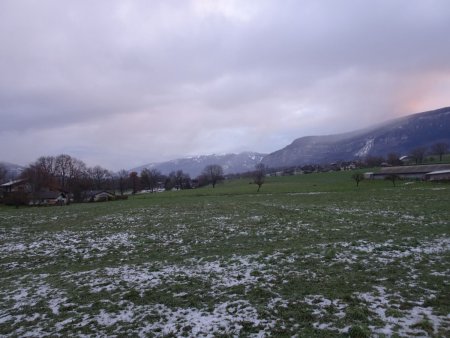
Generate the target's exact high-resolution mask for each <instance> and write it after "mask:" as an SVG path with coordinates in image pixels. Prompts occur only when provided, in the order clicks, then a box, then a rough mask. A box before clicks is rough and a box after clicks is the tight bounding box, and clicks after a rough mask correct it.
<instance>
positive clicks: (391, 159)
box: [387, 153, 402, 165]
mask: <svg viewBox="0 0 450 338" xmlns="http://www.w3.org/2000/svg"><path fill="white" fill-rule="evenodd" d="M387 163H389V164H390V165H400V164H402V161H400V155H399V154H397V153H389V154H388V155H387Z"/></svg>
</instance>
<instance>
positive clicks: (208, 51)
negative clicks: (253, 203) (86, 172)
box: [0, 0, 450, 167]
mask: <svg viewBox="0 0 450 338" xmlns="http://www.w3.org/2000/svg"><path fill="white" fill-rule="evenodd" d="M449 31H450V3H448V2H447V1H438V0H433V1H427V2H424V1H395V2H394V1H387V0H386V1H377V2H374V3H367V2H360V1H350V0H349V1H339V2H331V1H312V0H311V1H283V2H279V1H269V0H267V1H249V2H245V3H242V2H240V1H237V2H233V1H195V0H192V1H174V2H167V1H95V2H91V1H73V2H72V1H39V2H28V1H8V0H5V1H2V2H1V3H0V74H1V75H2V76H1V77H0V117H1V124H0V141H1V142H2V143H3V142H10V141H9V139H10V138H11V135H16V137H21V138H22V139H23V140H24V141H23V142H20V143H19V144H18V145H16V146H13V147H14V155H11V154H12V152H11V151H9V150H8V151H6V150H3V151H2V152H0V157H4V158H5V160H8V159H11V160H12V159H14V160H16V158H17V161H19V159H20V158H22V157H23V158H26V159H30V156H31V157H32V158H31V160H32V159H33V158H34V157H37V156H39V155H42V153H41V152H42V151H43V152H45V151H49V152H52V151H53V152H57V151H65V150H67V151H69V150H70V151H73V152H74V153H76V154H77V155H78V156H79V157H80V158H83V154H84V156H85V157H86V158H88V157H89V158H92V160H95V158H98V159H99V160H101V161H102V163H105V164H106V163H108V164H109V165H111V166H112V167H117V166H118V165H120V163H122V162H123V161H121V160H119V159H117V158H118V157H121V158H126V159H127V161H130V162H131V161H139V160H142V161H144V162H147V161H151V160H160V159H168V158H170V157H175V156H182V155H184V154H195V153H206V152H216V151H221V152H222V151H227V149H228V150H229V151H235V150H239V149H238V148H239V146H241V147H242V148H245V149H246V150H256V151H272V150H275V149H277V148H278V147H281V146H283V145H284V144H283V143H287V142H290V141H291V140H292V138H295V137H299V136H302V135H306V134H312V133H314V134H318V133H332V132H340V131H346V130H350V129H353V128H358V127H364V126H366V125H369V124H371V123H376V122H380V121H382V120H385V119H388V118H390V117H393V116H397V115H402V114H407V113H413V112H415V111H414V109H419V110H420V109H422V110H425V109H432V108H436V105H438V104H442V103H445V97H448V96H449V95H448V94H449V93H450V92H449V91H450V84H449V83H448V80H446V79H448V75H449V74H450V64H449V63H448V60H449V59H450V43H448V42H449V40H448V32H449ZM67 130H70V131H71V132H70V133H69V135H65V137H64V138H62V139H64V141H61V142H60V143H59V145H58V147H56V146H54V145H53V144H52V143H51V142H49V143H48V144H46V146H43V147H41V148H39V149H35V152H36V153H35V154H34V153H33V151H32V150H29V149H25V148H26V144H30V143H34V142H33V141H34V140H35V139H36V138H39V139H42V138H45V135H51V137H55V138H58V135H61V133H62V131H66V132H67ZM89 133H94V135H92V134H89ZM112 134H114V135H115V138H114V141H110V138H109V137H110V135H112ZM11 143H13V142H11ZM154 148H156V149H158V151H156V150H154ZM37 152H39V153H37ZM33 154H34V155H33ZM13 156H14V158H13ZM22 162H23V161H22ZM102 163H100V164H102ZM136 164H139V163H136Z"/></svg>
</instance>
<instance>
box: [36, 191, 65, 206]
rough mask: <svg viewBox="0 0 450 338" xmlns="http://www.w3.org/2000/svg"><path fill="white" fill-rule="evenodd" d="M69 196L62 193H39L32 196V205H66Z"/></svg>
mask: <svg viewBox="0 0 450 338" xmlns="http://www.w3.org/2000/svg"><path fill="white" fill-rule="evenodd" d="M67 203H68V197H67V194H66V193H64V192H61V191H38V192H36V193H34V194H31V195H30V203H29V204H30V205H39V206H41V205H66V204H67Z"/></svg>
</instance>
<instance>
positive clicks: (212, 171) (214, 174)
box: [202, 164, 224, 188]
mask: <svg viewBox="0 0 450 338" xmlns="http://www.w3.org/2000/svg"><path fill="white" fill-rule="evenodd" d="M202 175H205V177H207V178H208V182H209V183H210V184H212V186H213V188H215V186H216V184H217V183H218V182H220V181H223V179H224V177H223V169H222V167H221V166H220V165H218V164H210V165H207V166H206V167H205V169H203V172H202Z"/></svg>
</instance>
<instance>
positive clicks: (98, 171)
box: [88, 165, 112, 190]
mask: <svg viewBox="0 0 450 338" xmlns="http://www.w3.org/2000/svg"><path fill="white" fill-rule="evenodd" d="M88 174H89V178H90V179H91V180H92V182H93V186H94V188H95V189H98V190H99V189H107V188H109V182H110V181H111V177H112V174H111V173H110V172H109V170H107V169H105V168H102V167H101V166H99V165H96V166H95V167H93V168H89V169H88Z"/></svg>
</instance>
